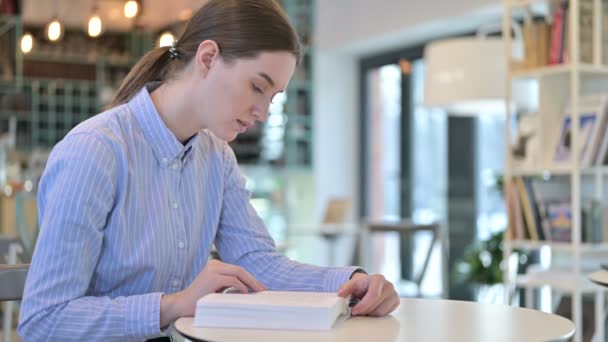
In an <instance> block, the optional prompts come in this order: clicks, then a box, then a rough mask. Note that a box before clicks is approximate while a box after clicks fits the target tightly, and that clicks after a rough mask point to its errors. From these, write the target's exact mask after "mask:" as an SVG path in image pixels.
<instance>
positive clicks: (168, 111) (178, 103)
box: [150, 80, 203, 143]
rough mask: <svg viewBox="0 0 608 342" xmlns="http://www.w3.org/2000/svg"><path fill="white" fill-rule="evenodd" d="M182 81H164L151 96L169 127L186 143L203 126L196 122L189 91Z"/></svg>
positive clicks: (180, 140) (178, 138)
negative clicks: (190, 105)
mask: <svg viewBox="0 0 608 342" xmlns="http://www.w3.org/2000/svg"><path fill="white" fill-rule="evenodd" d="M182 83H184V82H183V81H181V80H175V81H169V82H164V83H162V84H161V85H160V86H159V87H158V88H157V89H155V90H154V91H153V92H152V93H151V94H150V97H151V98H152V103H154V107H156V111H157V112H158V114H159V115H160V117H161V119H162V120H163V122H164V123H165V125H166V126H167V128H168V129H169V130H170V131H171V133H173V135H175V137H176V138H177V140H179V142H181V143H185V142H186V141H187V140H188V139H190V138H191V137H192V136H193V135H195V134H196V133H198V131H199V130H201V129H202V128H203V127H199V124H197V123H196V122H195V118H194V115H193V113H194V112H193V111H192V110H191V108H190V107H189V100H188V98H187V95H186V93H187V92H186V91H185V89H184V86H183V85H182Z"/></svg>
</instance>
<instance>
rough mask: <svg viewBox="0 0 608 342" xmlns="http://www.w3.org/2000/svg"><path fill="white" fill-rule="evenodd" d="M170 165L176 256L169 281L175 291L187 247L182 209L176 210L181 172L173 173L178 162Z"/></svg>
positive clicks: (179, 283)
mask: <svg viewBox="0 0 608 342" xmlns="http://www.w3.org/2000/svg"><path fill="white" fill-rule="evenodd" d="M168 165H169V166H170V167H171V169H172V170H171V172H170V177H171V179H172V183H173V191H172V196H173V198H172V199H170V205H171V208H172V211H173V217H174V221H173V222H175V223H176V224H175V226H174V227H173V234H174V236H173V238H174V240H173V241H175V243H176V245H174V246H175V247H173V250H174V253H175V256H176V265H175V270H174V275H173V280H172V282H171V285H172V287H173V288H174V289H175V290H176V291H177V290H179V288H180V286H181V285H183V284H182V281H180V279H183V278H184V275H185V272H186V259H187V248H186V242H185V241H186V234H185V227H184V217H183V216H184V215H182V211H180V210H178V209H179V208H180V205H179V201H182V200H183V199H182V196H181V195H180V193H181V184H182V181H181V173H175V172H174V170H178V169H179V162H173V163H169V164H168Z"/></svg>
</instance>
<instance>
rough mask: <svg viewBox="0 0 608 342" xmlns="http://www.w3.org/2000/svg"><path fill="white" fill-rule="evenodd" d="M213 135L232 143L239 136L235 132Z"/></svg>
mask: <svg viewBox="0 0 608 342" xmlns="http://www.w3.org/2000/svg"><path fill="white" fill-rule="evenodd" d="M213 134H214V135H215V136H216V137H218V138H219V139H221V140H223V141H225V142H232V141H233V140H234V139H236V137H237V136H238V135H239V134H238V133H237V132H234V131H231V132H226V131H223V132H213Z"/></svg>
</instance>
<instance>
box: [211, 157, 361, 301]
mask: <svg viewBox="0 0 608 342" xmlns="http://www.w3.org/2000/svg"><path fill="white" fill-rule="evenodd" d="M224 170H225V172H224V202H223V205H222V215H221V218H220V224H219V229H218V233H217V237H216V241H215V244H216V247H217V249H218V252H219V254H220V255H221V257H222V260H224V261H225V262H227V263H229V264H236V265H239V266H241V267H243V268H245V269H247V270H248V271H249V272H250V273H251V274H253V275H254V276H255V277H256V278H257V279H258V280H260V281H261V282H262V283H263V284H264V285H266V286H267V287H269V288H270V289H272V290H291V291H317V292H336V291H337V290H338V288H339V287H340V285H341V284H343V283H344V282H346V281H347V280H348V279H349V278H350V276H351V275H352V273H353V272H354V271H355V270H357V269H358V267H317V266H312V265H305V264H301V263H297V262H294V261H291V260H289V259H287V258H286V257H284V256H282V255H281V254H279V253H277V252H276V250H275V245H274V242H273V240H272V238H271V237H270V235H269V234H268V231H267V229H266V227H265V226H264V223H263V222H262V220H261V219H260V217H259V216H258V215H257V213H256V212H255V210H254V209H253V207H252V206H251V204H250V203H249V199H250V193H249V191H247V189H246V188H245V179H244V178H243V176H242V175H241V174H240V171H239V169H238V166H237V163H236V158H235V156H234V153H233V152H232V150H231V149H230V148H229V147H228V146H227V145H226V146H225V149H224Z"/></svg>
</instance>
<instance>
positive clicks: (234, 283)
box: [216, 275, 249, 293]
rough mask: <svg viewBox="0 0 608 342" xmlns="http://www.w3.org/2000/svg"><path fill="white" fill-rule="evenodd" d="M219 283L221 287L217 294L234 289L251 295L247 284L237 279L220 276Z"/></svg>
mask: <svg viewBox="0 0 608 342" xmlns="http://www.w3.org/2000/svg"><path fill="white" fill-rule="evenodd" d="M217 283H218V285H219V286H218V289H217V290H216V292H223V291H224V290H226V289H227V288H230V287H234V288H235V289H237V290H238V291H239V292H240V293H249V290H248V289H247V286H245V284H243V282H241V281H240V280H238V279H237V278H236V277H233V276H223V275H220V276H218V277H217Z"/></svg>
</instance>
